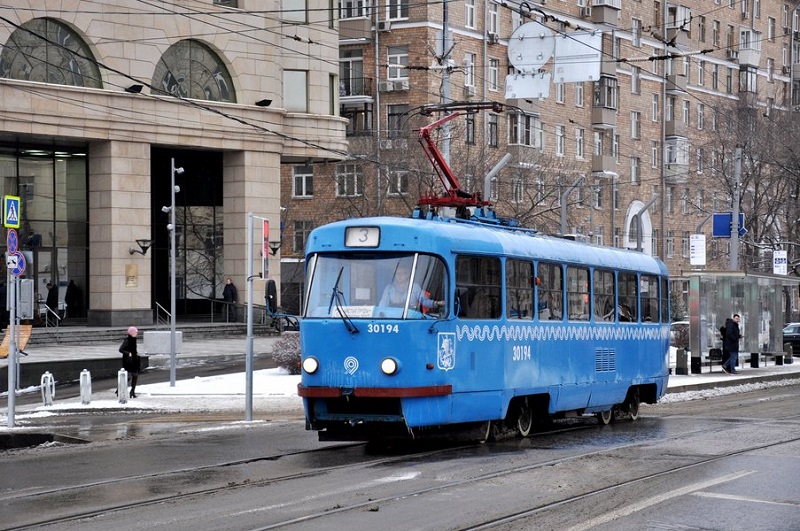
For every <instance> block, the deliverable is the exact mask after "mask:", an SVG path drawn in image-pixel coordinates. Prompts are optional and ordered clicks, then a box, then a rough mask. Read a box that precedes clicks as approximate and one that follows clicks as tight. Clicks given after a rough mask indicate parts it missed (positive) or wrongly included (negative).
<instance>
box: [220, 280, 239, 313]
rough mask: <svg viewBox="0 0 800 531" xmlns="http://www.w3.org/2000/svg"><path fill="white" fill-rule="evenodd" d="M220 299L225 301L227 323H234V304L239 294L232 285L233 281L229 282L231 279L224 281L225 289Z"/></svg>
mask: <svg viewBox="0 0 800 531" xmlns="http://www.w3.org/2000/svg"><path fill="white" fill-rule="evenodd" d="M222 298H223V299H224V300H225V308H226V311H227V318H228V322H232V323H235V322H236V321H237V319H236V303H237V302H238V301H239V292H238V291H237V290H236V285H235V284H234V283H233V280H231V277H228V278H226V279H225V288H224V289H223V290H222Z"/></svg>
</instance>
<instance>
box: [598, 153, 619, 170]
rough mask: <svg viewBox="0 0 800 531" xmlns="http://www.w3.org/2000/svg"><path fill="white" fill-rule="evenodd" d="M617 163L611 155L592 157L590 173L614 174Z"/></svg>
mask: <svg viewBox="0 0 800 531" xmlns="http://www.w3.org/2000/svg"><path fill="white" fill-rule="evenodd" d="M616 171H617V161H616V160H614V157H613V156H611V155H592V173H615V172H616Z"/></svg>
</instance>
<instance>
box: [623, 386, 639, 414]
mask: <svg viewBox="0 0 800 531" xmlns="http://www.w3.org/2000/svg"><path fill="white" fill-rule="evenodd" d="M625 409H626V411H627V413H628V417H630V419H631V421H634V420H637V419H638V418H639V391H638V389H637V390H635V391H630V392H629V393H628V399H627V400H626V401H625Z"/></svg>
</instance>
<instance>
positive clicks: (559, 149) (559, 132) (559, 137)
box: [556, 125, 565, 157]
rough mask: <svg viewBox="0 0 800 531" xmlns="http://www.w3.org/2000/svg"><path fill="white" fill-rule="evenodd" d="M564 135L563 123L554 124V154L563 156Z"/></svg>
mask: <svg viewBox="0 0 800 531" xmlns="http://www.w3.org/2000/svg"><path fill="white" fill-rule="evenodd" d="M564 136H565V130H564V126H563V125H557V126H556V155H558V156H560V157H561V156H564Z"/></svg>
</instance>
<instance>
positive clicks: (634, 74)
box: [631, 66, 642, 94]
mask: <svg viewBox="0 0 800 531" xmlns="http://www.w3.org/2000/svg"><path fill="white" fill-rule="evenodd" d="M640 73H641V68H639V67H638V66H631V93H632V94H639V93H640V92H641V90H642V86H641V85H642V84H641V78H640Z"/></svg>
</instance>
